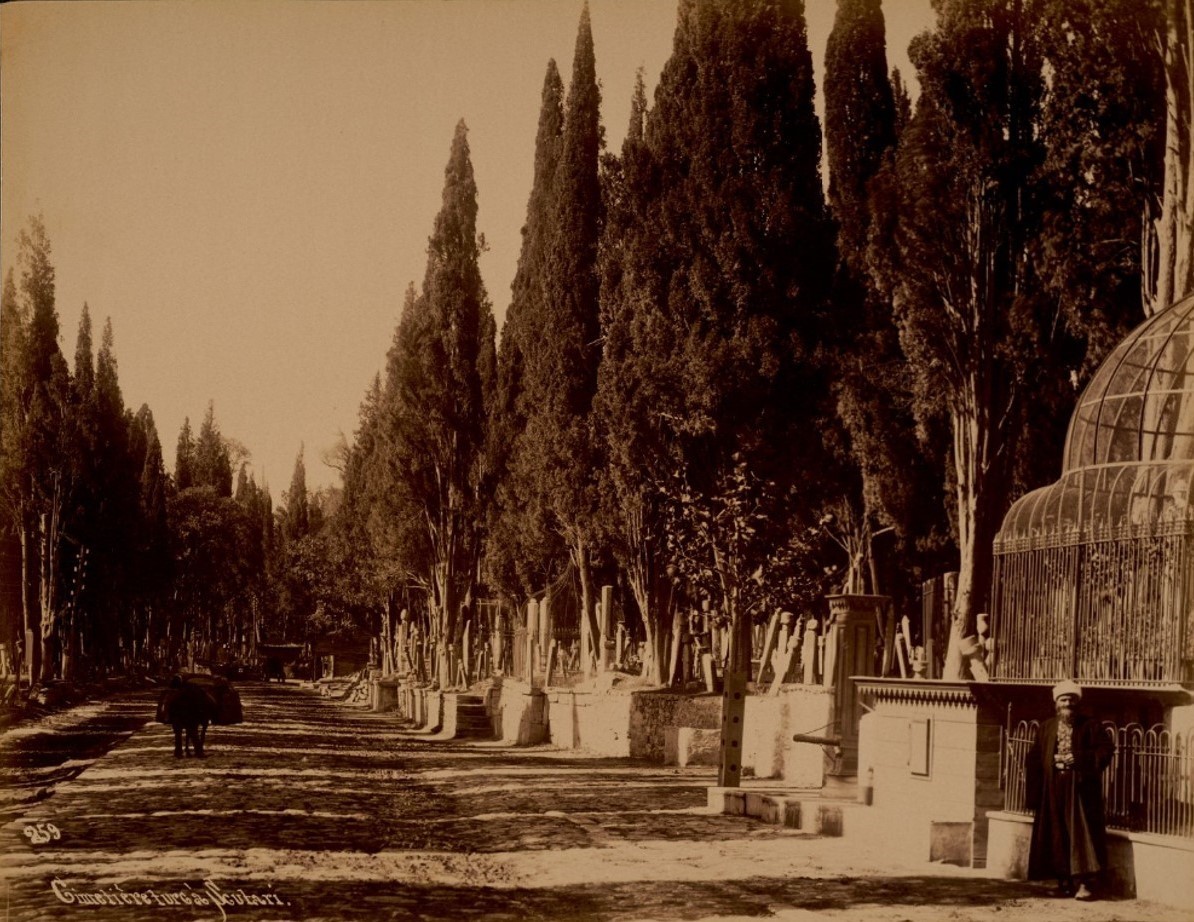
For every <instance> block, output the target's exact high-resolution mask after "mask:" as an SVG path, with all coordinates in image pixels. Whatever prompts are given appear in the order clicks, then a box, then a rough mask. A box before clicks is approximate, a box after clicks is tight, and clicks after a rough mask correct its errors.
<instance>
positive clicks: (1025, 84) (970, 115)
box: [888, 0, 1042, 677]
mask: <svg viewBox="0 0 1194 922" xmlns="http://www.w3.org/2000/svg"><path fill="white" fill-rule="evenodd" d="M1032 22H1033V17H1032V16H1031V14H1030V13H1029V12H1028V11H1027V10H1025V9H1024V8H1023V6H1022V4H1021V3H1019V2H1018V0H1008V2H1003V0H949V2H946V3H943V4H941V5H940V7H939V12H938V22H937V28H936V30H935V31H934V32H932V33H926V34H925V35H922V36H921V37H919V38H918V39H917V40H916V41H915V42H914V43H913V47H912V49H911V50H912V54H913V60H914V63H915V64H916V66H917V69H918V72H919V74H920V81H921V96H920V99H919V102H918V105H917V110H916V114H915V116H914V117H913V120H912V122H911V124H910V125H909V126H908V128H907V130H906V132H905V134H904V137H903V139H902V143H901V145H900V150H899V153H898V155H897V161H896V168H895V174H896V185H897V188H898V195H899V205H898V208H899V214H900V220H899V226H898V229H897V250H898V256H897V259H896V261H895V265H894V268H895V272H894V274H893V275H892V276H891V277H890V278H889V280H888V282H889V284H890V285H891V288H892V290H893V291H894V294H895V309H896V317H897V322H898V323H899V326H900V337H901V343H902V345H903V348H904V351H905V353H906V354H907V356H908V359H909V361H910V362H911V365H912V367H913V369H914V370H915V379H914V387H915V391H916V396H917V403H916V407H915V409H916V412H917V414H918V416H919V417H920V419H921V421H922V422H924V423H925V424H928V423H929V422H930V421H931V420H932V418H933V417H934V416H935V415H936V413H937V412H939V408H940V407H941V406H944V408H945V413H946V416H947V418H948V420H949V426H950V440H951V441H950V444H951V458H952V462H953V463H952V466H953V479H952V486H953V493H954V507H955V509H956V519H955V521H956V528H957V534H958V544H959V552H960V557H961V560H960V565H959V577H958V590H957V597H956V602H955V611H954V621H953V628H952V631H951V638H950V648H949V653H948V654H947V660H946V667H945V675H946V676H947V677H958V676H959V675H961V674H962V671H963V668H964V667H963V664H962V660H961V656H960V652H959V650H960V647H959V642H960V640H961V638H962V637H963V636H965V635H966V634H969V633H972V632H973V624H974V616H975V615H976V614H977V613H978V612H979V611H981V610H982V609H983V606H985V604H986V600H987V597H988V593H989V589H990V579H991V564H992V558H991V553H992V551H991V542H992V539H993V538H994V535H995V532H996V530H997V529H998V526H999V522H1000V519H1001V517H1002V514H1003V511H1004V509H1005V508H1006V504H1007V496H1008V490H1009V484H1010V459H1011V458H1013V457H1014V456H1015V455H1016V452H1017V447H1018V446H1017V445H1016V436H1017V434H1018V432H1017V430H1016V428H1015V422H1016V420H1017V419H1020V418H1022V414H1021V412H1020V410H1021V407H1022V402H1023V401H1025V400H1026V399H1027V398H1028V396H1029V395H1028V393H1027V391H1026V388H1025V387H1024V384H1025V380H1024V376H1023V374H1022V372H1023V369H1024V368H1025V367H1027V366H1028V365H1029V364H1030V363H1028V362H1027V361H1026V360H1025V358H1026V356H1025V353H1023V352H1018V351H1017V349H1016V348H1015V347H1016V346H1017V345H1018V346H1019V347H1020V348H1025V347H1026V346H1028V347H1029V348H1031V349H1034V350H1035V348H1036V347H1037V343H1038V342H1039V340H1040V337H1041V331H1040V329H1039V327H1037V326H1035V324H1036V323H1037V321H1038V319H1039V318H1038V317H1037V316H1036V314H1035V312H1034V311H1033V310H1032V308H1031V303H1030V296H1029V293H1030V292H1031V288H1032V286H1031V276H1030V274H1029V272H1030V268H1029V260H1028V259H1027V252H1026V251H1027V248H1028V245H1029V244H1028V242H1029V241H1030V240H1031V239H1032V233H1033V229H1034V221H1035V218H1036V215H1035V213H1034V211H1033V203H1032V201H1031V197H1030V195H1029V192H1030V178H1031V176H1032V174H1033V171H1034V169H1035V166H1036V164H1037V162H1038V159H1039V157H1040V151H1039V148H1038V146H1037V142H1036V140H1035V138H1034V132H1033V125H1034V119H1035V115H1036V112H1037V107H1038V105H1039V101H1040V95H1041V92H1042V80H1041V66H1040V59H1039V48H1038V47H1037V44H1036V40H1035V36H1034V32H1033V29H1032V28H1031V24H1032Z"/></svg>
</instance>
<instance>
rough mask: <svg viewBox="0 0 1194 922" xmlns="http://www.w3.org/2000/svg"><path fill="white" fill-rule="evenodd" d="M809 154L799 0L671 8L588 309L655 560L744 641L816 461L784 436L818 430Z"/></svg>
mask: <svg viewBox="0 0 1194 922" xmlns="http://www.w3.org/2000/svg"><path fill="white" fill-rule="evenodd" d="M820 153H821V134H820V126H819V124H818V122H817V119H816V115H815V112H814V108H813V76H812V57H811V54H810V52H809V49H808V43H807V34H806V29H805V22H804V16H803V5H802V4H800V3H798V2H780V3H774V2H762V0H758V2H752V0H738V2H731V3H715V2H701V0H694V2H690V3H685V4H683V5H682V6H681V11H680V18H679V23H678V26H677V30H676V38H675V44H674V48H673V53H672V56H671V58H670V59H669V61H668V62H667V64H666V66H665V68H664V71H663V74H662V76H661V79H660V83H659V87H658V89H657V90H656V94H655V106H654V108H653V109H652V110H651V113H650V115H649V117H648V119H647V124H646V132H645V142H644V146H643V151H642V152H641V153H639V154H636V155H635V156H632V157H624V158H623V164H622V168H623V172H624V181H625V189H626V194H627V196H628V198H630V200H631V204H630V206H629V207H631V208H632V209H633V210H634V212H636V213H637V214H638V215H641V218H640V219H639V221H638V222H637V224H636V226H637V230H636V231H633V232H632V233H633V236H632V238H631V239H628V240H627V241H626V242H625V244H624V245H623V246H622V247H621V250H622V256H621V257H620V262H621V264H622V265H621V269H620V276H621V281H620V282H619V284H618V285H617V286H616V288H614V289H611V290H610V295H611V299H612V300H611V303H609V304H607V305H605V306H604V308H603V309H604V317H605V318H606V322H607V326H606V328H605V329H604V330H603V333H604V339H605V355H604V358H603V362H602V368H601V372H600V373H601V375H602V378H603V387H604V386H605V384H604V382H606V381H608V382H609V383H608V392H609V394H610V396H609V398H608V399H603V404H604V405H605V406H607V407H608V408H609V412H610V414H611V415H612V417H613V419H612V420H611V423H610V435H609V443H610V451H611V453H619V452H623V453H625V455H626V457H627V458H628V459H630V460H628V462H626V463H624V464H622V467H623V469H624V470H627V471H629V470H634V469H635V468H637V469H638V470H640V471H642V472H644V473H645V474H646V476H648V477H649V478H650V481H649V486H650V488H651V489H652V490H653V492H654V494H655V495H656V496H657V497H658V498H659V500H660V502H661V504H662V505H663V514H664V516H665V520H666V521H667V522H668V523H669V525H670V526H671V530H672V534H671V535H670V536H669V541H670V544H669V548H668V555H669V558H670V561H671V562H672V563H674V564H675V566H676V567H677V568H678V569H679V570H680V572H681V573H683V574H684V575H686V576H688V577H689V578H690V581H691V582H692V584H693V585H694V586H696V587H697V591H698V592H700V593H707V594H708V596H709V597H710V598H711V599H712V600H713V601H714V603H715V604H716V605H717V606H718V607H719V608H720V610H721V612H723V613H724V614H725V615H726V616H728V617H729V618H730V619H731V621H732V623H733V624H734V625H735V628H736V629H737V630H738V636H739V637H740V638H741V637H742V626H743V625H748V624H749V620H750V616H751V611H752V610H758V607H759V606H760V605H762V604H765V603H764V600H763V598H762V597H761V596H760V595H759V593H760V592H765V591H767V590H765V589H764V588H763V587H764V586H770V587H771V588H773V589H779V579H778V577H777V576H776V578H774V579H773V578H772V577H773V576H775V574H773V573H772V572H771V571H772V567H771V564H770V563H768V561H774V560H775V559H777V558H779V557H786V556H787V555H786V551H785V550H783V549H784V548H787V547H788V544H789V540H788V539H789V537H790V536H793V535H796V534H800V533H802V532H803V529H802V527H800V526H799V525H798V524H796V523H794V521H793V519H792V518H791V517H792V516H793V515H797V514H802V513H800V510H801V509H805V510H807V507H808V506H809V505H810V504H811V503H812V501H813V497H814V496H815V494H816V493H817V489H816V486H815V479H816V477H817V475H818V471H819V470H820V469H822V468H823V467H824V465H823V463H822V462H821V460H820V458H821V450H820V446H819V445H818V444H816V440H814V439H809V438H807V436H803V437H795V432H796V431H801V430H802V431H805V432H807V431H818V430H819V428H820V427H816V429H814V426H816V423H815V420H816V419H817V417H818V415H819V414H820V413H821V412H822V404H823V397H824V386H823V384H822V382H821V380H820V376H819V374H818V373H817V371H816V368H815V366H814V363H813V355H814V354H815V352H816V348H817V335H818V329H819V327H820V325H821V322H822V321H821V319H820V312H821V310H822V308H823V302H824V294H825V283H824V274H825V273H824V267H825V266H826V264H828V263H830V262H831V255H832V251H831V250H830V249H829V246H828V244H830V243H831V235H830V234H829V233H828V226H827V221H826V215H825V207H824V199H823V195H822V191H821V176H820V166H819V163H820ZM796 427H801V429H797V428H796ZM797 476H799V477H800V478H802V479H803V485H802V487H801V489H799V490H796V489H795V487H796V484H795V483H794V481H795V480H796V478H797ZM750 510H754V511H753V512H751V511H750ZM739 526H740V527H739ZM739 538H744V539H746V540H745V542H743V541H739ZM796 569H797V570H798V569H801V568H800V567H796ZM791 572H793V573H794V572H795V570H793V571H791ZM710 574H712V576H710ZM752 574H759V575H760V576H761V578H760V579H753V578H752ZM789 588H792V589H793V591H795V592H796V593H797V595H796V597H797V598H800V597H801V595H803V596H805V597H807V596H810V595H811V593H812V592H813V591H814V587H813V585H812V584H811V583H807V582H805V583H802V588H799V589H795V588H794V587H789V586H785V587H784V590H783V591H785V593H786V592H787V591H788V589H789ZM791 599H792V596H791V595H787V596H786V602H788V603H790V601H791ZM736 647H737V656H738V660H739V661H738V668H743V666H742V664H743V663H744V662H745V657H746V656H748V655H749V650H748V648H747V647H746V644H745V642H743V641H739V643H738V644H737V645H736Z"/></svg>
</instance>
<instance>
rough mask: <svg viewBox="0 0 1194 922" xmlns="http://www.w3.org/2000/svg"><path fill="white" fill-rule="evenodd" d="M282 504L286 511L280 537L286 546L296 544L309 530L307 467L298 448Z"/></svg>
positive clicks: (301, 450) (300, 449)
mask: <svg viewBox="0 0 1194 922" xmlns="http://www.w3.org/2000/svg"><path fill="white" fill-rule="evenodd" d="M283 502H285V504H286V510H285V513H284V514H283V517H282V535H283V538H284V539H285V541H286V542H287V543H288V544H296V543H298V542H299V541H301V540H302V539H303V538H305V537H306V536H307V534H308V532H310V530H311V513H310V502H309V498H308V496H307V466H306V465H305V464H304V463H303V449H302V448H299V453H298V457H297V458H295V459H294V472H293V473H292V474H291V477H290V489H289V490H288V491H286V495H285V497H283Z"/></svg>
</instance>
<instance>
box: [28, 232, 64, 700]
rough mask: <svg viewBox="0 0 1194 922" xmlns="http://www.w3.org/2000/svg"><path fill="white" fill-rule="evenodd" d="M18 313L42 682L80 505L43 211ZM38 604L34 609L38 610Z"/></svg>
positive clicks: (55, 660)
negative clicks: (70, 524)
mask: <svg viewBox="0 0 1194 922" xmlns="http://www.w3.org/2000/svg"><path fill="white" fill-rule="evenodd" d="M17 242H18V255H17V263H18V266H19V268H20V283H19V286H18V291H19V299H20V304H19V308H18V310H19V313H20V315H21V317H22V320H23V322H24V324H25V327H24V338H23V339H24V343H23V344H24V347H25V348H24V355H23V361H22V362H21V363H20V364H21V368H20V375H21V386H20V387H19V388H18V390H17V392H18V395H19V399H20V402H19V406H20V408H21V409H20V411H19V412H21V413H22V414H23V419H22V420H21V423H20V425H19V426H18V428H17V434H18V439H19V443H20V448H19V454H20V458H21V461H20V476H19V481H20V492H21V496H22V499H21V501H20V506H21V508H20V519H21V521H22V528H21V541H22V562H23V567H24V572H25V577H26V586H27V588H26V596H25V598H26V599H27V600H28V601H27V603H26V604H25V605H24V606H23V607H24V610H25V612H26V627H27V629H33V630H35V633H36V634H37V635H38V637H39V639H40V640H39V642H38V641H35V643H34V649H33V650H31V651H26V653H27V655H31V656H32V662H33V674H34V675H35V676H36V677H37V678H38V680H39V681H42V682H45V681H48V680H49V679H51V678H53V677H54V676H55V675H57V674H58V672H59V667H60V665H61V663H60V650H61V648H60V645H59V639H60V636H59V635H60V627H61V619H62V615H63V606H64V604H65V603H64V596H65V593H64V589H63V585H62V581H63V578H64V577H63V567H62V563H63V561H62V556H63V553H64V552H66V553H69V551H68V549H67V544H68V542H65V540H64V534H65V533H66V524H67V523H66V522H65V519H66V517H67V516H68V515H69V513H70V512H71V511H72V510H73V509H74V508H75V507H74V505H73V499H74V491H75V487H76V476H75V475H76V465H75V457H74V452H75V448H74V443H75V437H74V436H75V433H74V431H73V427H74V419H75V417H74V414H73V412H72V400H73V398H72V392H71V380H70V371H69V369H68V368H67V365H66V360H65V359H64V358H63V355H62V352H61V350H60V349H59V348H58V329H59V324H58V309H57V305H56V303H55V285H56V283H55V269H54V264H53V262H52V260H51V246H50V238H49V234H48V233H47V232H46V227H45V222H44V221H43V220H42V219H41V217H40V216H38V217H34V218H31V219H30V220H29V222H28V225H27V226H26V227H25V228H24V229H23V230H22V231H21V232H20V234H19V235H18V240H17ZM35 607H36V609H37V610H36V611H34V609H35Z"/></svg>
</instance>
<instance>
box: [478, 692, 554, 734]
mask: <svg viewBox="0 0 1194 922" xmlns="http://www.w3.org/2000/svg"><path fill="white" fill-rule="evenodd" d="M485 710H486V712H487V713H488V714H489V717H490V719H491V720H492V721H493V732H494V734H495V735H496V736H497V737H498V739H500V740H501V741H502V742H504V743H513V744H516V745H519V746H529V745H533V744H535V743H542V742H544V741H546V740H547V696H546V695H545V694H544V692H543V691H542V690H541V689H537V688H531V687H530V686H529V685H527V684H526V683H525V682H519V681H516V680H514V679H508V678H502V677H498V678H495V679H494V681H493V684H492V685H491V686H490V687H489V688H488V689H486V691H485Z"/></svg>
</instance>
